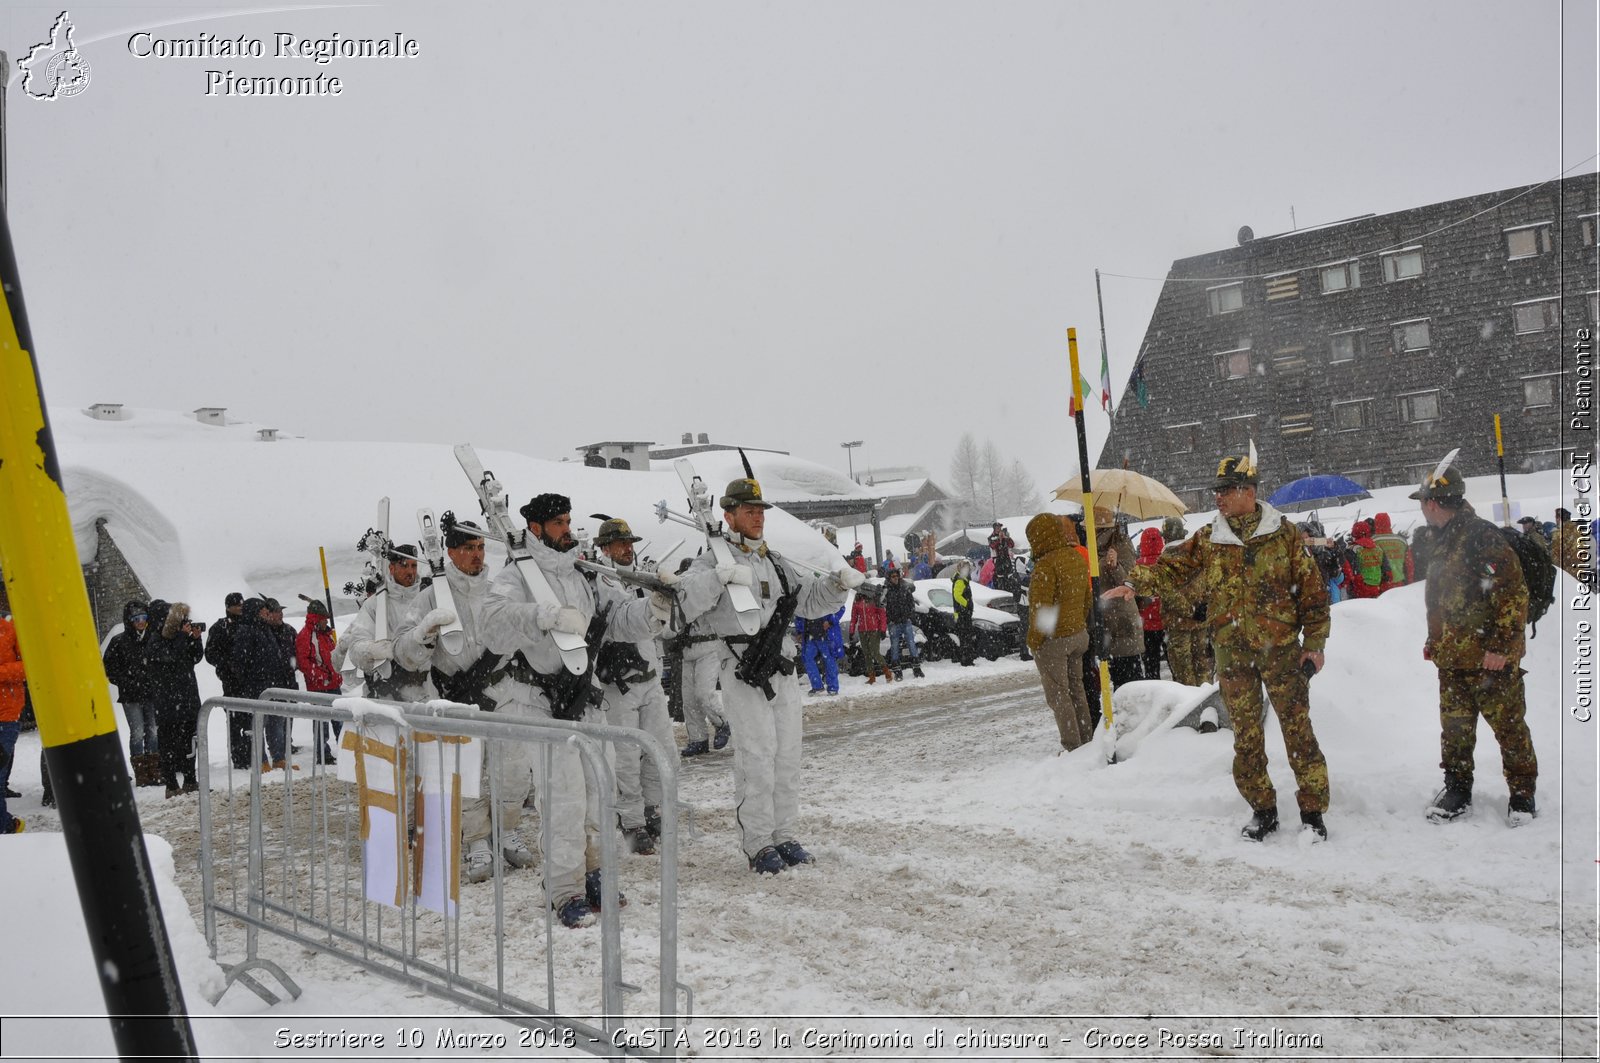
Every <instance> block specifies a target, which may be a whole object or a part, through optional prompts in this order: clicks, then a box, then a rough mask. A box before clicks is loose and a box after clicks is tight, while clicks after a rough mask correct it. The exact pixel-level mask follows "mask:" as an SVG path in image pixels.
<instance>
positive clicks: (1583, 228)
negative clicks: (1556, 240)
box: [1578, 214, 1600, 247]
mask: <svg viewBox="0 0 1600 1063" xmlns="http://www.w3.org/2000/svg"><path fill="white" fill-rule="evenodd" d="M1596 217H1600V215H1595V214H1580V215H1578V239H1580V240H1582V241H1583V246H1584V247H1593V246H1594V222H1595V218H1596Z"/></svg>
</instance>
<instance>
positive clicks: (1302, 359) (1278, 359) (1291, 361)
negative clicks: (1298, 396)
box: [1272, 347, 1308, 375]
mask: <svg viewBox="0 0 1600 1063" xmlns="http://www.w3.org/2000/svg"><path fill="white" fill-rule="evenodd" d="M1307 365H1308V363H1307V362H1306V349H1305V348H1304V347H1283V348H1280V349H1279V350H1277V351H1274V352H1273V355H1272V371H1273V372H1274V373H1279V374H1284V375H1293V374H1295V373H1304V372H1305V371H1306V368H1307Z"/></svg>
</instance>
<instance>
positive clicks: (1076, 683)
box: [1025, 513, 1094, 750]
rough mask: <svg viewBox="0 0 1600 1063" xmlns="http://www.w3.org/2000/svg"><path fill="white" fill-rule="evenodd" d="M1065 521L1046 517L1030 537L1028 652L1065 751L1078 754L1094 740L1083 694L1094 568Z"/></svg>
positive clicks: (1031, 526)
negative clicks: (1072, 540) (1074, 543)
mask: <svg viewBox="0 0 1600 1063" xmlns="http://www.w3.org/2000/svg"><path fill="white" fill-rule="evenodd" d="M1063 524H1064V518H1062V517H1058V516H1056V515H1055V514H1053V513H1040V514H1038V515H1037V516H1035V517H1034V518H1033V519H1031V520H1029V521H1028V526H1027V529H1026V532H1025V534H1026V535H1027V537H1028V546H1029V549H1030V550H1031V551H1032V553H1033V582H1032V585H1031V586H1030V588H1029V591H1028V649H1029V650H1030V651H1031V652H1032V653H1033V666H1034V667H1035V668H1037V669H1038V670H1039V680H1040V682H1041V683H1042V684H1043V685H1044V699H1045V702H1046V704H1048V705H1049V706H1050V712H1051V714H1052V715H1053V716H1055V720H1056V733H1057V735H1058V737H1059V738H1060V740H1061V748H1062V749H1066V750H1072V749H1077V748H1078V747H1079V746H1081V745H1083V744H1084V743H1085V742H1087V741H1089V739H1090V738H1092V737H1094V722H1093V719H1092V718H1091V716H1090V713H1089V702H1088V698H1087V697H1086V696H1085V694H1084V688H1083V656H1084V654H1085V652H1086V651H1087V650H1088V649H1089V608H1090V595H1089V565H1088V563H1087V562H1085V561H1084V559H1083V556H1082V555H1081V554H1079V553H1078V551H1077V550H1076V549H1074V548H1073V543H1072V542H1071V541H1070V540H1069V539H1068V533H1067V532H1066V531H1065V530H1064V528H1063Z"/></svg>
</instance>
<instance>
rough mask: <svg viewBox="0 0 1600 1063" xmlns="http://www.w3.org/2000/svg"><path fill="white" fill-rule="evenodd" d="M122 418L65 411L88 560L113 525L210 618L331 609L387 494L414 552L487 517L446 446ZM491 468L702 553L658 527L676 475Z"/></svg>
mask: <svg viewBox="0 0 1600 1063" xmlns="http://www.w3.org/2000/svg"><path fill="white" fill-rule="evenodd" d="M122 416H123V419H122V420H120V421H100V420H95V419H94V418H92V417H91V416H89V415H88V414H87V413H86V412H85V411H83V410H78V409H71V408H52V409H51V410H50V421H51V429H52V432H53V434H54V437H55V442H56V449H57V453H58V457H59V459H60V462H61V468H62V473H63V478H64V480H65V483H66V490H67V503H68V507H69V508H70V510H71V514H72V527H73V534H74V537H75V540H76V544H77V548H78V555H79V558H80V560H88V559H89V558H90V557H92V556H93V555H94V551H95V549H96V536H95V523H96V521H98V520H102V519H103V520H104V521H105V522H106V529H107V530H108V531H109V532H110V533H111V536H112V538H113V539H115V540H116V542H117V545H118V546H119V547H120V548H121V550H122V551H123V553H124V555H125V556H126V557H127V559H128V561H129V563H130V564H131V565H132V566H133V567H134V570H135V571H136V572H137V573H138V574H139V577H140V579H141V580H142V581H143V582H144V585H145V586H146V587H147V588H148V589H149V591H150V593H151V594H152V595H159V596H161V597H163V598H167V599H169V600H174V601H176V600H183V601H187V602H190V603H191V604H193V605H194V606H195V607H196V612H197V615H199V616H200V617H201V618H209V617H210V616H213V615H215V614H217V613H220V612H221V609H222V600H223V598H224V596H225V595H227V593H228V592H230V591H235V590H238V591H254V592H259V593H262V594H269V595H271V596H273V597H275V598H278V599H279V600H281V601H291V602H292V601H294V600H295V595H296V594H297V593H300V592H304V593H307V594H312V593H315V594H318V595H319V596H320V593H321V590H322V575H321V569H320V566H319V562H318V557H317V548H318V547H325V548H326V550H327V554H328V574H329V579H330V582H331V583H332V584H333V586H334V587H335V589H336V591H337V588H339V587H342V586H343V585H344V583H345V582H346V581H347V580H350V579H353V578H355V577H356V576H357V575H358V573H359V572H360V569H361V565H362V562H363V561H364V555H362V554H360V553H359V552H358V551H357V550H356V541H357V540H358V539H359V538H360V537H361V535H362V533H363V532H364V531H366V529H367V528H368V527H369V526H370V525H371V524H372V523H373V520H374V514H375V512H376V508H377V503H378V499H379V498H380V497H382V496H384V495H388V496H389V497H390V499H391V500H392V502H391V506H392V508H391V512H392V514H393V517H392V522H391V534H392V535H393V537H394V538H395V539H396V540H397V541H400V542H407V541H415V539H416V537H417V524H416V516H415V514H416V511H417V509H418V508H419V507H423V506H427V507H430V508H432V509H434V510H435V512H443V511H444V510H447V509H449V510H454V511H455V512H456V513H457V514H459V515H461V516H463V517H466V516H476V515H477V514H478V502H477V496H476V495H475V494H474V493H473V491H472V488H471V486H470V485H469V484H468V482H467V478H466V476H465V475H464V474H463V473H462V471H461V467H460V466H459V465H458V464H457V463H456V460H455V455H454V454H453V453H452V451H451V448H450V447H449V446H447V445H444V444H423V443H374V442H332V441H322V440H306V439H286V438H280V439H279V440H278V441H277V442H276V443H274V444H273V445H272V446H270V447H264V446H262V445H261V444H260V442H259V440H258V439H257V436H256V432H257V430H258V429H259V428H260V427H261V426H260V425H255V424H250V423H247V422H235V423H230V424H227V425H222V426H213V425H205V424H200V423H198V422H197V421H195V419H194V418H193V417H192V416H189V415H187V414H183V413H177V412H173V411H166V410H153V409H140V408H130V407H125V408H124V409H123V411H122ZM480 456H481V457H482V459H483V462H484V464H485V465H486V466H487V467H488V468H489V469H490V470H491V471H493V472H494V473H495V474H496V475H497V476H499V477H500V479H501V481H502V482H503V483H504V484H505V486H506V491H507V492H508V494H509V495H510V497H511V499H512V506H513V508H515V507H516V506H517V505H518V504H520V503H521V502H522V501H524V500H526V499H527V498H529V497H531V496H532V495H533V494H536V493H539V492H542V491H557V492H560V493H562V494H565V495H568V496H569V497H570V498H571V499H572V510H573V515H574V518H575V523H576V524H577V525H579V526H584V525H594V524H596V522H594V521H591V520H589V519H588V514H590V513H596V512H604V513H608V514H610V515H612V516H618V517H623V518H624V519H626V520H627V521H628V522H629V523H630V524H631V525H633V527H634V528H635V529H636V530H637V531H638V533H639V534H642V535H643V536H645V539H646V542H645V543H644V544H642V549H641V554H642V555H643V556H646V557H658V556H660V555H661V554H662V553H663V552H664V551H665V550H666V549H667V548H669V547H670V546H672V545H673V544H674V543H677V542H679V541H685V546H684V547H683V549H682V550H681V551H680V552H679V554H678V556H680V557H681V556H685V555H686V554H687V555H693V554H694V553H695V552H697V550H698V548H699V546H700V542H701V540H700V537H699V536H698V535H696V533H695V532H694V531H693V530H692V529H689V528H685V527H683V526H681V525H678V524H671V523H668V524H659V523H658V522H657V521H656V519H655V504H656V502H658V501H660V500H662V499H666V500H667V501H668V503H669V504H671V505H672V506H673V508H675V509H679V510H681V509H683V508H684V499H683V487H682V485H681V484H680V483H679V482H678V478H677V476H675V475H673V474H672V473H671V472H638V471H620V470H614V469H598V468H590V467H586V466H583V465H579V464H577V463H575V462H553V461H545V460H541V459H538V458H531V457H528V456H527V455H524V454H517V453H513V452H510V451H491V450H483V451H480ZM733 464H734V465H735V466H737V464H738V456H737V455H734V456H733ZM707 471H708V472H709V473H710V475H708V476H707V480H708V482H714V481H716V480H717V479H718V478H723V479H727V478H731V474H730V475H728V476H724V473H725V471H726V470H724V469H722V468H721V467H718V468H717V469H710V468H709V462H708V470H707ZM840 479H841V480H844V477H842V476H841V477H840ZM845 483H846V484H848V483H849V481H848V480H845ZM721 486H722V484H720V483H717V484H715V488H716V489H719V490H720V488H721ZM590 530H591V531H593V530H596V529H595V528H594V527H591V528H590ZM767 537H768V539H769V540H770V541H771V542H772V543H773V545H774V546H776V547H777V548H778V549H779V550H781V551H783V552H785V553H788V554H790V555H792V556H794V557H796V558H798V559H800V560H804V561H809V562H811V563H813V564H818V565H831V564H832V563H833V559H834V557H836V556H837V552H836V551H835V550H834V549H833V548H832V547H831V546H829V545H828V543H827V541H826V540H825V539H823V538H822V536H821V535H820V534H818V533H817V532H816V531H815V530H813V529H811V528H809V527H807V526H806V525H805V524H803V523H802V522H800V521H799V520H797V519H795V518H793V517H791V516H788V515H787V514H784V513H781V512H780V513H774V514H771V515H770V516H769V518H768V520H767ZM491 550H493V547H491ZM336 597H337V595H336Z"/></svg>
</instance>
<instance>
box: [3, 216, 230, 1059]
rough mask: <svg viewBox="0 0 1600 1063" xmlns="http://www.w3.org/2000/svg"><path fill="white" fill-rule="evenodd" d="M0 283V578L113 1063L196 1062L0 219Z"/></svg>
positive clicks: (14, 267)
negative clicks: (125, 1062)
mask: <svg viewBox="0 0 1600 1063" xmlns="http://www.w3.org/2000/svg"><path fill="white" fill-rule="evenodd" d="M0 282H3V283H4V289H5V290H4V294H5V298H4V299H0V513H4V514H5V516H4V518H3V519H0V570H3V571H4V573H5V581H6V593H7V594H8V595H9V596H10V599H11V608H12V611H13V614H14V620H15V622H16V628H17V642H18V646H19V648H20V649H21V652H22V660H23V663H24V664H25V665H26V667H27V669H28V687H29V690H30V691H31V693H32V696H33V707H34V713H35V715H36V716H37V717H38V722H39V735H40V737H41V739H42V740H43V742H44V755H45V762H46V764H47V765H48V767H49V771H50V778H51V781H52V782H53V783H54V788H55V797H56V804H57V807H58V808H59V809H60V813H61V828H62V832H63V833H64V834H65V835H66V846H67V856H68V858H69V859H70V860H71V862H72V875H73V879H74V880H75V881H76V883H77V887H78V900H79V902H80V903H81V904H82V906H83V918H84V923H85V924H86V925H87V928H88V931H89V947H90V949H91V950H92V951H93V953H94V960H95V977H97V978H98V979H99V980H100V991H101V993H102V994H104V996H105V1001H106V1011H107V1013H108V1014H109V1016H110V1019H111V1033H112V1036H113V1037H114V1038H115V1040H116V1045H117V1051H118V1053H119V1054H121V1056H122V1057H123V1058H124V1059H131V1058H134V1057H141V1058H162V1059H186V1058H194V1057H195V1056H196V1051H195V1043H194V1034H193V1032H192V1031H191V1030H190V1028H189V1019H188V1017H187V1015H186V1014H185V1009H184V1004H183V990H182V989H181V988H180V987H179V985H178V972H177V968H176V966H175V964H174V963H173V958H172V946H171V944H170V942H169V941H168V940H167V930H166V924H165V922H164V921H163V920H162V917H161V906H160V904H159V903H158V902H157V899H156V888H155V877H154V875H152V874H151V871H150V856H149V853H148V852H146V850H145V846H144V835H143V833H142V832H141V830H140V827H139V815H138V811H137V808H136V806H135V805H134V798H133V786H132V785H131V782H130V780H129V778H128V768H127V764H126V762H125V761H124V760H123V757H122V741H121V739H120V738H118V737H117V721H116V717H115V716H114V715H113V710H112V707H111V689H110V686H109V685H108V684H107V682H106V675H105V670H104V669H103V668H102V666H101V663H100V653H99V647H98V645H97V643H96V640H95V629H94V622H93V620H92V619H91V617H90V614H89V597H88V594H87V592H86V591H85V589H84V585H83V573H82V571H81V569H80V568H79V566H78V552H77V548H76V546H75V545H74V543H73V537H72V521H71V519H70V518H69V517H68V515H67V496H66V492H65V490H64V489H63V487H62V484H61V466H60V464H59V463H58V461H57V459H56V453H55V444H54V442H53V441H52V439H51V437H50V422H49V418H48V416H47V414H46V412H45V405H44V392H43V390H42V389H41V387H40V385H39V374H38V365H37V362H36V361H35V358H34V351H33V340H32V337H31V336H30V335H29V331H28V317H27V311H26V310H25V308H24V306H23V302H22V285H21V282H20V280H19V279H18V275H17V262H16V257H15V255H14V253H13V251H12V246H11V229H10V226H9V224H7V222H6V220H5V217H4V215H3V214H0ZM201 755H202V756H204V755H205V754H204V751H203V750H202V751H201ZM85 973H86V974H87V972H85Z"/></svg>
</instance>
